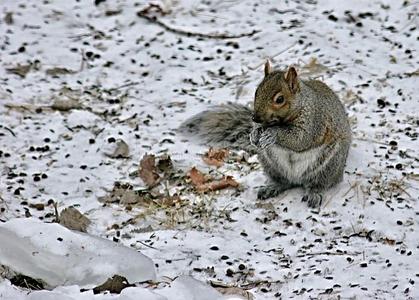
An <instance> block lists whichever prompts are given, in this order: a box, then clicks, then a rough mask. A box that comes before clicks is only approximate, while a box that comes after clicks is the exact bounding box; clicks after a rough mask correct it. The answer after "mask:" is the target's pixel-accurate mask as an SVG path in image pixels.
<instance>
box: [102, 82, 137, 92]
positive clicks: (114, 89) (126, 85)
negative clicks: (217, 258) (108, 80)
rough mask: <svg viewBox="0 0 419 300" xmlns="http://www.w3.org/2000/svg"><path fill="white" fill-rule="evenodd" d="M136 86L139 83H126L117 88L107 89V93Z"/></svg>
mask: <svg viewBox="0 0 419 300" xmlns="http://www.w3.org/2000/svg"><path fill="white" fill-rule="evenodd" d="M137 84H140V83H139V82H128V83H125V84H123V85H120V86H117V87H114V88H111V89H109V90H108V91H109V92H113V91H116V90H120V89H122V88H125V87H129V86H133V85H137Z"/></svg>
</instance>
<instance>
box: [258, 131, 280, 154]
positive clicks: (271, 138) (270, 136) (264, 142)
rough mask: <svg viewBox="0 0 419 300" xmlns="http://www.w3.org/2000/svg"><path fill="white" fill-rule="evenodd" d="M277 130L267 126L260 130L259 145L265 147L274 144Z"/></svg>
mask: <svg viewBox="0 0 419 300" xmlns="http://www.w3.org/2000/svg"><path fill="white" fill-rule="evenodd" d="M276 135H277V132H276V130H275V128H273V127H269V128H266V129H265V130H263V131H262V133H261V135H260V138H259V147H260V148H262V149H263V148H266V147H268V146H270V145H273V144H275V142H276Z"/></svg>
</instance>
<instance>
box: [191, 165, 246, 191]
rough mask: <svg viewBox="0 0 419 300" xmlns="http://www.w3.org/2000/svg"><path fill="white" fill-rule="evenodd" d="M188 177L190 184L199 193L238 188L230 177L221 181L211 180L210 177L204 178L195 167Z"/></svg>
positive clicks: (236, 183)
mask: <svg viewBox="0 0 419 300" xmlns="http://www.w3.org/2000/svg"><path fill="white" fill-rule="evenodd" d="M188 175H189V178H190V179H191V182H192V184H193V185H194V186H195V188H196V190H197V191H199V192H209V191H218V190H223V189H226V188H229V187H233V188H237V187H238V186H239V184H238V182H237V181H236V180H234V178H233V177H232V176H225V177H224V178H222V179H221V180H213V179H212V178H211V177H210V176H208V175H207V176H205V174H203V173H202V172H201V171H199V170H198V169H196V168H195V167H193V168H192V169H191V170H190V171H189V173H188Z"/></svg>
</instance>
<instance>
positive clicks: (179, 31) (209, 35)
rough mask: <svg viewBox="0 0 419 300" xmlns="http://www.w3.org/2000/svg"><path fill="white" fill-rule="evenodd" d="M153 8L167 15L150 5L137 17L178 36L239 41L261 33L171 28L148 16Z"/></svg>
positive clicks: (156, 6) (255, 31) (157, 7)
mask: <svg viewBox="0 0 419 300" xmlns="http://www.w3.org/2000/svg"><path fill="white" fill-rule="evenodd" d="M152 8H155V9H156V10H157V11H158V12H159V13H161V14H162V15H164V14H165V12H164V11H163V9H162V8H161V7H160V6H158V5H149V6H147V7H146V8H144V9H142V10H140V11H139V12H137V16H138V17H140V18H143V19H145V20H147V21H149V22H150V23H153V24H156V25H159V26H160V27H162V28H164V29H166V30H167V31H170V32H172V33H176V34H180V35H183V36H187V37H200V38H208V39H237V38H241V37H246V36H249V37H250V36H253V35H255V34H256V33H258V32H260V30H252V31H251V32H246V33H240V34H232V35H230V34H226V33H219V34H217V33H202V32H191V31H187V30H185V29H180V28H174V27H171V26H169V25H167V24H166V23H164V22H162V21H160V20H159V19H158V18H157V17H156V16H149V15H147V14H148V13H149V11H150V10H151V9H152Z"/></svg>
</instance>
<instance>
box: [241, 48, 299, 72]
mask: <svg viewBox="0 0 419 300" xmlns="http://www.w3.org/2000/svg"><path fill="white" fill-rule="evenodd" d="M295 45H297V43H294V44H292V45H289V46H288V47H287V48H285V49H283V50H281V51H279V52H277V53H275V54H274V55H272V56H270V57H269V58H270V59H273V58H275V57H277V56H278V55H281V54H282V53H284V52H287V51H288V50H289V49H291V48H292V47H294V46H295ZM264 64H265V61H263V62H261V63H260V64H258V65H256V66H254V67H250V66H249V67H248V68H249V70H252V71H254V70H256V69H258V68H259V67H261V66H263V65H264Z"/></svg>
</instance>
